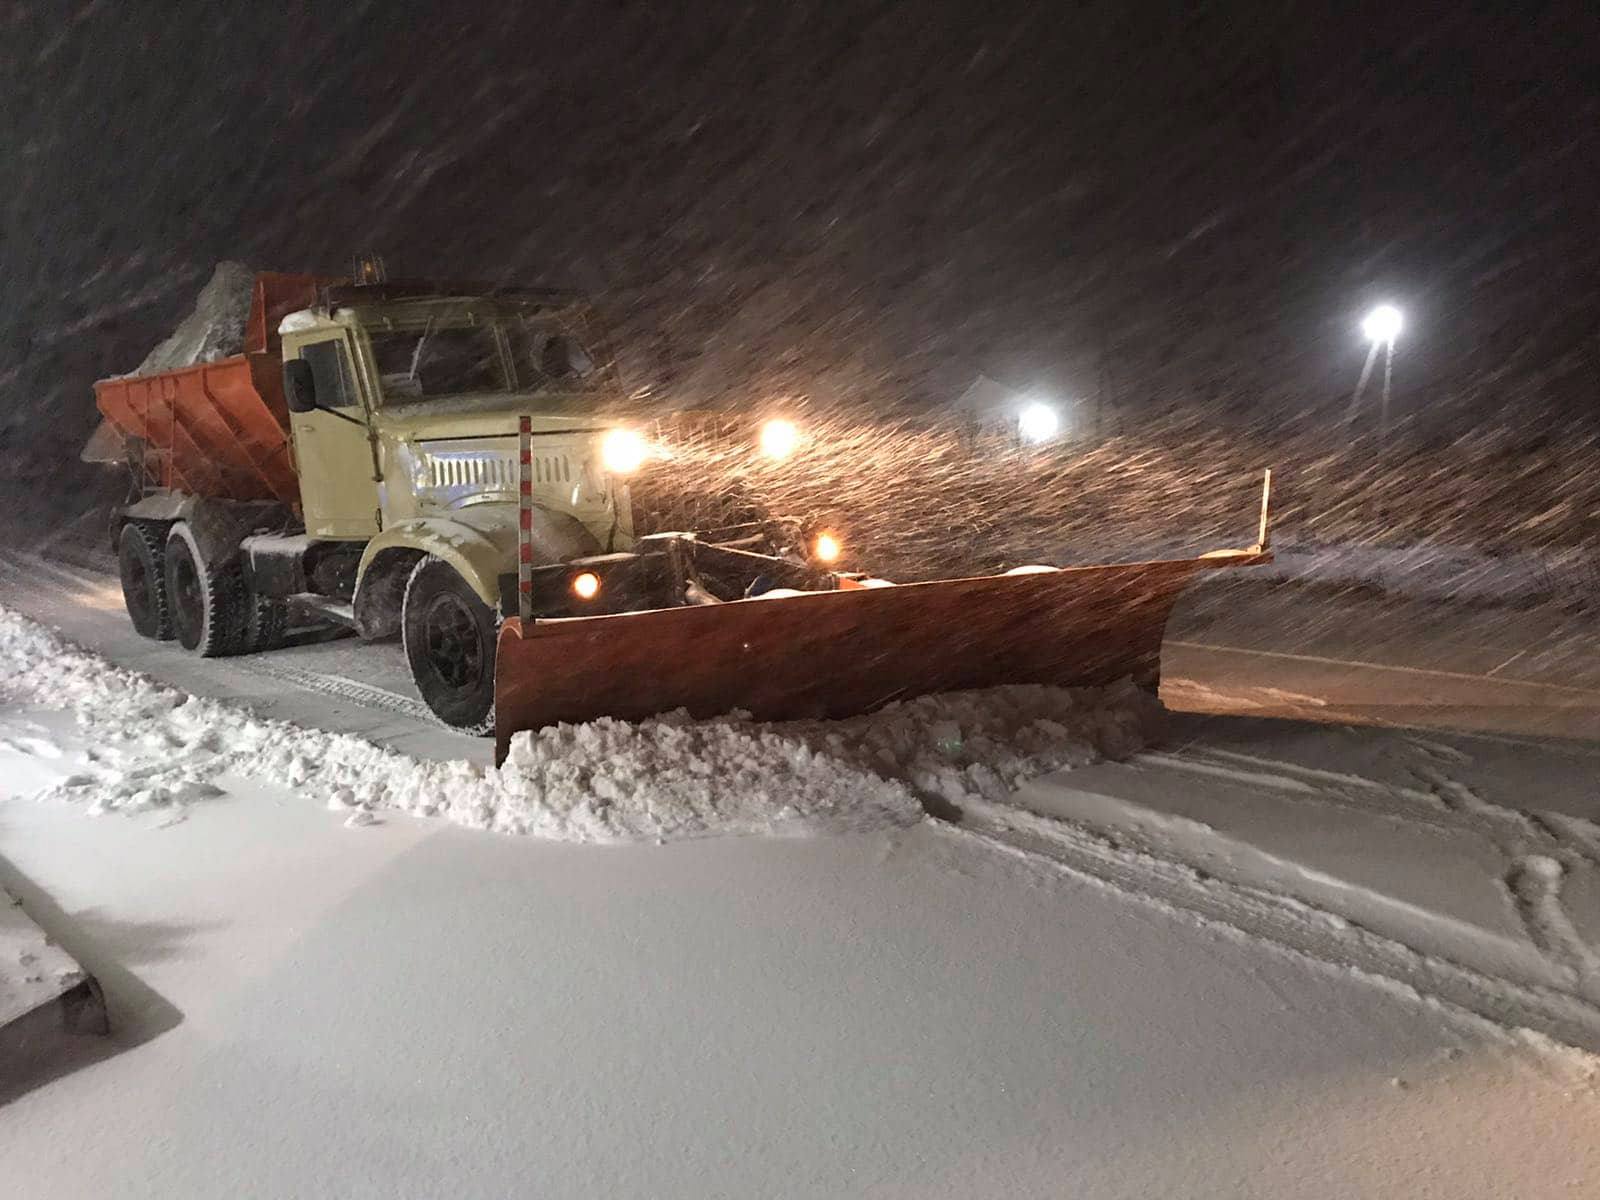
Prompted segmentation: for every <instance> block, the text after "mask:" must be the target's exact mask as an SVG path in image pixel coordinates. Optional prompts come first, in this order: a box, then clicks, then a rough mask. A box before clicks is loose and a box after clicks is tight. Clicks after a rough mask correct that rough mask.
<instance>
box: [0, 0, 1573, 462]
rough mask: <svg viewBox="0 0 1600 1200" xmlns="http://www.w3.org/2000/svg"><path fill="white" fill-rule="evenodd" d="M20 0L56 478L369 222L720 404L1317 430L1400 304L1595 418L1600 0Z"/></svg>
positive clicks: (20, 382)
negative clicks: (253, 303) (1098, 414)
mask: <svg viewBox="0 0 1600 1200" xmlns="http://www.w3.org/2000/svg"><path fill="white" fill-rule="evenodd" d="M1507 7H1508V8H1509V7H1510V6H1507ZM0 11H3V12H4V14H5V16H4V25H3V28H0V67H3V79H4V81H5V82H4V84H3V85H0V86H3V87H4V89H5V93H6V94H5V95H4V97H3V102H0V146H3V149H4V160H3V161H4V163H5V170H6V174H7V178H6V181H5V182H6V186H5V188H4V190H3V193H0V204H3V206H4V209H3V211H4V224H3V231H4V241H3V244H0V287H3V289H4V303H3V307H0V453H3V454H5V455H6V457H7V460H8V462H9V463H10V467H9V470H10V472H11V475H12V478H13V480H14V481H15V480H21V481H22V482H23V483H24V484H28V482H29V480H35V481H38V482H39V483H40V485H41V486H43V485H44V484H43V481H44V480H46V479H47V478H50V477H51V473H52V472H54V471H57V470H59V469H60V463H61V462H62V461H63V460H64V459H67V458H70V457H71V456H72V455H74V454H75V453H76V450H77V447H78V445H79V444H80V443H81V441H82V440H83V438H84V437H85V436H86V435H87V433H88V432H89V430H90V429H91V428H92V426H93V424H94V414H93V407H92V405H93V401H92V395H91V391H90V384H91V382H92V381H93V380H94V379H95V378H97V377H99V376H103V375H105V374H108V373H112V372H116V371H125V370H128V369H131V367H132V366H133V365H134V364H136V363H137V362H138V361H139V360H140V358H141V357H143V355H144V353H145V352H146V351H147V350H148V349H149V347H150V346H151V345H152V344H153V343H154V342H155V341H157V340H159V338H160V337H162V336H163V335H164V334H165V333H166V332H167V331H168V330H169V329H170V328H171V326H172V325H173V324H174V323H175V322H176V321H177V319H178V318H179V317H180V316H181V315H182V314H183V312H184V311H185V310H186V309H187V307H188V305H189V304H190V302H191V301H192V299H193V295H194V293H195V291H196V290H197V289H198V288H199V286H200V285H201V284H202V283H203V282H204V280H205V278H206V277H207V276H208V275H209V273H210V271H211V269H212V268H213V266H214V265H215V263H216V262H217V261H218V260H219V259H223V258H234V259H242V260H244V261H246V262H248V263H250V264H252V265H254V266H257V267H263V268H274V269H283V270H298V269H310V270H317V271H330V270H332V271H340V270H344V269H346V268H347V266H348V264H349V262H350V257H351V255H352V253H354V252H356V251H360V250H364V249H367V248H374V249H377V250H379V251H381V252H382V253H383V254H384V255H385V257H386V258H387V260H388V264H389V267H390V269H391V272H393V273H395V274H403V275H428V274H437V275H446V276H452V277H457V278H460V277H468V278H472V277H489V278H502V279H510V280H516V281H521V282H541V281H542V282H554V283H568V284H574V285H577V286H581V287H584V288H587V289H592V290H595V291H598V292H601V293H603V294H605V296H606V297H607V298H608V299H609V301H610V303H611V307H612V310H613V312H614V313H615V315H616V317H617V319H618V322H619V325H620V326H621V328H622V329H623V331H624V333H625V334H626V335H627V337H628V341H629V345H630V347H631V350H630V361H631V363H632V364H633V365H632V370H633V371H634V373H635V375H636V376H639V377H641V378H640V380H639V381H641V382H649V381H651V380H652V379H653V380H654V381H655V382H658V383H663V382H664V383H665V384H667V385H668V386H669V387H670V389H671V391H672V392H673V393H674V394H675V395H676V396H677V397H681V398H683V399H686V400H688V401H690V402H694V403H727V402H730V401H738V400H741V399H749V398H763V397H770V396H772V395H777V394H782V395H794V394H798V395H804V396H809V397H811V398H812V400H813V401H815V402H818V403H836V402H844V401H860V402H863V403H866V404H869V405H872V406H874V407H878V408H887V407H890V406H894V405H902V404H903V405H912V406H928V405H931V404H936V403H941V402H943V401H945V400H948V399H949V398H950V397H952V396H954V395H955V394H956V393H959V392H960V391H961V390H962V389H963V388H964V387H965V386H966V385H967V383H968V382H970V381H971V379H972V377H973V375H974V373H975V372H977V371H980V370H981V371H985V372H987V373H989V374H990V375H993V376H995V377H997V378H999V379H1001V380H1004V381H1006V382H1007V383H1010V384H1014V385H1016V386H1019V387H1033V386H1040V387H1046V388H1049V389H1052V390H1055V391H1058V392H1060V393H1062V394H1070V395H1088V394H1090V393H1093V394H1094V395H1095V397H1096V398H1097V400H1099V401H1101V402H1103V403H1105V404H1106V405H1107V406H1108V407H1109V408H1110V409H1111V410H1112V411H1113V412H1115V413H1116V414H1117V418H1118V421H1119V424H1120V426H1121V428H1123V430H1124V431H1127V430H1129V429H1133V430H1137V428H1138V426H1139V423H1140V422H1141V421H1145V420H1151V421H1153V420H1155V419H1156V418H1157V415H1158V414H1162V413H1170V412H1173V411H1177V412H1181V413H1184V414H1187V415H1196V414H1199V415H1201V416H1202V417H1203V418H1204V419H1207V420H1215V421H1216V422H1219V423H1241V422H1242V423H1254V424H1256V425H1257V426H1258V427H1270V426H1277V425H1290V424H1295V423H1299V424H1301V425H1313V426H1314V425H1315V424H1316V423H1317V422H1320V421H1323V420H1324V419H1325V416H1326V414H1328V413H1331V412H1337V411H1340V410H1342V407H1343V405H1344V403H1345V402H1346V399H1347V398H1348V395H1349V391H1350V389H1351V387H1352V386H1353V384H1354V382H1355V378H1356V375H1357V373H1358V371H1359V369H1360V365H1361V360H1362V356H1363V352H1364V347H1363V346H1362V344H1361V343H1360V339H1359V336H1358V334H1357V331H1356V325H1357V322H1358V320H1359V317H1360V315H1361V313H1362V311H1363V310H1364V309H1365V308H1366V307H1367V306H1368V305H1369V304H1371V303H1372V302H1374V301H1375V300H1378V299H1388V298H1392V299H1394V300H1395V301H1396V302H1398V303H1399V304H1401V305H1402V306H1403V307H1404V308H1405V309H1406V311H1407V314H1408V317H1409V321H1410V324H1409V327H1408V329H1407V331H1406V334H1405V336H1404V337H1403V339H1402V341H1401V344H1400V347H1399V354H1398V358H1397V376H1396V387H1397V402H1398V405H1399V407H1400V409H1401V411H1402V412H1404V413H1410V414H1414V415H1419V420H1418V422H1417V423H1418V424H1419V425H1422V426H1425V427H1426V428H1428V429H1430V430H1432V431H1434V432H1435V434H1436V435H1437V434H1438V432H1439V431H1441V430H1442V431H1444V433H1445V435H1446V436H1448V434H1449V431H1451V430H1453V429H1456V428H1466V427H1468V426H1474V425H1479V424H1481V423H1483V422H1490V421H1510V422H1513V423H1517V424H1520V425H1522V426H1524V427H1525V428H1529V429H1534V430H1539V431H1544V432H1550V431H1554V430H1557V429H1559V428H1560V427H1561V425H1562V424H1563V423H1564V422H1567V421H1578V420H1583V419H1591V418H1592V417H1593V415H1594V411H1595V408H1596V403H1595V399H1596V389H1597V381H1600V336H1597V329H1600V323H1597V315H1600V302H1597V295H1600V288H1597V285H1600V247H1597V239H1596V234H1597V222H1596V213H1597V211H1600V210H1597V202H1600V172H1597V170H1596V165H1597V159H1596V149H1597V144H1600V132H1597V131H1600V50H1597V47H1600V18H1597V16H1596V15H1595V12H1594V6H1592V5H1591V6H1579V5H1573V6H1571V7H1550V8H1541V7H1538V6H1527V7H1526V9H1524V10H1522V11H1519V12H1515V13H1510V14H1507V13H1502V12H1500V11H1499V10H1498V8H1485V9H1483V10H1481V11H1478V10H1474V9H1473V8H1471V7H1470V6H1462V5H1438V6H1435V5H1415V6H1408V5H1398V6H1396V5H1378V6H1370V7H1369V6H1361V5H1347V4H1337V5H1308V4H1278V5H1269V6H1252V5H1220V4H1198V5H1173V6H1165V5H1144V4H1136V3H1135V4H1129V3H1126V2H1125V0H1117V2H1114V3H1106V4H1090V5H1084V6H1081V7H1074V6H1070V5H1056V4H1038V5H1021V6H1015V7H1009V8H1008V7H1006V6H1004V5H980V4H972V3H955V4H948V3H879V4H871V3H837V2H836V3H786V4H745V5H718V4H711V5H706V6H700V5H694V6H689V5H673V4H648V5H614V4H592V3H586V4H559V5H544V4H509V3H507V4H495V5H473V4H470V3H468V4H463V3H410V4H408V3H393V2H390V3H347V4H337V5H331V4H330V5H324V4H317V5H310V4H303V3H297V2H294V0H291V2H290V3H288V4H286V5H285V4H280V5H262V4H254V3H251V4H241V3H217V4H194V5H190V4H172V3H156V2H151V0H145V2H137V3H111V2H96V3H75V4H32V3H21V4H10V5H7V6H6V7H5V8H4V9H3V10H0ZM1530 414H1537V415H1536V416H1534V415H1530Z"/></svg>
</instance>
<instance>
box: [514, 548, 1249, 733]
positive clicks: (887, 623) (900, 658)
mask: <svg viewBox="0 0 1600 1200" xmlns="http://www.w3.org/2000/svg"><path fill="white" fill-rule="evenodd" d="M1271 558H1272V555H1271V554H1270V553H1269V552H1266V551H1264V550H1260V549H1255V548H1252V549H1250V550H1237V551H1222V552H1218V553H1214V554H1210V555H1206V556H1204V557H1201V558H1192V559H1177V560H1168V561H1157V562H1141V563H1124V564H1117V565H1112V566H1089V567H1066V568H1061V569H1050V568H1043V569H1040V570H1038V571H1036V572H1029V573H1025V574H1024V573H1019V574H1008V575H994V576H986V577H981V578H973V579H947V580H939V581H935V582H931V583H911V584H903V585H899V586H887V587H868V588H859V587H857V588H847V589H845V590H839V591H827V592H807V593H804V594H800V595H786V596H782V597H779V598H773V599H762V598H757V599H752V600H734V601H730V602H728V603H725V604H710V605H701V606H693V607H686V608H665V609H653V610H649V611H645V612H632V613H618V614H614V615H608V616H593V617H577V618H570V619H565V620H553V621H534V622H531V623H526V624H525V623H524V622H522V621H519V620H517V619H515V618H512V619H510V620H507V621H506V622H505V624H504V625H503V626H502V627H501V630H500V641H499V646H498V652H497V657H496V665H495V727H496V744H495V762H496V763H500V762H503V761H504V760H505V757H506V754H507V752H508V750H509V748H510V744H511V738H512V737H513V736H514V735H515V734H516V733H518V732H520V731H522V730H527V729H539V728H542V727H543V726H546V725H555V724H558V723H562V722H568V723H578V722H582V721H591V720H594V719H595V718H597V717H603V716H611V717H618V718H622V719H625V720H641V719H643V718H645V717H649V716H653V715H655V714H657V713H662V712H670V711H672V710H673V709H677V708H684V709H687V710H688V711H689V713H690V714H691V715H693V716H695V717H710V716H716V715H718V714H720V713H726V712H730V711H732V710H734V709H742V710H744V711H746V712H748V713H750V714H752V715H753V716H754V717H756V718H757V719H759V720H792V719H797V718H805V717H828V718H835V717H847V716H853V715H855V714H857V713H863V712H870V711H871V710H873V709H875V708H878V707H881V706H882V705H884V704H888V703H889V702H891V701H894V700H901V699H906V698H908V697H911V696H920V695H924V694H927V693H930V692H946V691H959V690H963V689H968V688H982V687H993V686H996V685H999V684H1008V683H1038V684H1051V685H1055V686H1063V687H1082V686H1089V685H1097V684H1107V683H1114V682H1115V681H1117V680H1119V679H1123V678H1127V677H1132V678H1133V679H1134V680H1135V682H1137V683H1140V684H1142V685H1144V686H1148V687H1151V688H1154V687H1155V686H1156V685H1157V684H1158V683H1159V682H1160V671H1161V639H1162V635H1163V633H1164V632H1165V629H1166V624H1167V618H1168V616H1169V615H1170V614H1171V612H1172V608H1173V605H1174V604H1175V603H1176V602H1177V599H1178V595H1179V593H1181V592H1182V591H1183V588H1184V586H1185V585H1186V584H1187V583H1188V582H1189V581H1190V580H1191V579H1192V578H1193V577H1194V576H1195V575H1196V574H1197V573H1198V572H1200V571H1203V570H1206V569H1209V568H1215V567H1231V566H1245V565H1249V564H1253V563H1261V562H1268V561H1270V560H1271Z"/></svg>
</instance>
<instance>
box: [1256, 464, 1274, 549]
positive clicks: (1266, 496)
mask: <svg viewBox="0 0 1600 1200" xmlns="http://www.w3.org/2000/svg"><path fill="white" fill-rule="evenodd" d="M1271 521H1272V468H1271V467H1268V468H1267V469H1266V471H1265V472H1263V473H1262V476H1261V524H1260V526H1259V527H1257V530H1256V549H1257V550H1266V549H1267V548H1268V547H1269V546H1271V545H1272V543H1271V541H1270V540H1269V539H1270V538H1271V537H1272V526H1271Z"/></svg>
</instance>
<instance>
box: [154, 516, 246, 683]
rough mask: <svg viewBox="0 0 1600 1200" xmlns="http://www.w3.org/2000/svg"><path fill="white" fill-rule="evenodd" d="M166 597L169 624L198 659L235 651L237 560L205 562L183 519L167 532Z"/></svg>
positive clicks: (241, 625)
mask: <svg viewBox="0 0 1600 1200" xmlns="http://www.w3.org/2000/svg"><path fill="white" fill-rule="evenodd" d="M166 581H167V602H168V605H169V607H170V608H171V610H172V629H173V633H175V634H176V635H177V638H178V643H179V645H181V646H182V647H183V648H184V649H185V650H193V651H194V652H195V653H197V654H199V655H200V657H201V658H220V657H221V656H223V655H225V654H236V653H238V651H239V649H240V648H241V644H242V642H243V639H244V636H245V614H244V611H243V603H244V581H243V579H242V578H241V575H240V572H239V567H238V565H237V564H229V565H226V566H218V565H217V564H215V563H208V562H206V560H205V557H204V556H203V555H202V554H201V553H200V546H199V543H197V542H196V541H195V538H194V534H193V532H191V531H190V529H189V526H188V524H187V523H185V522H183V521H179V522H178V523H177V524H176V525H174V526H173V527H172V532H171V533H169V534H168V535H167V552H166Z"/></svg>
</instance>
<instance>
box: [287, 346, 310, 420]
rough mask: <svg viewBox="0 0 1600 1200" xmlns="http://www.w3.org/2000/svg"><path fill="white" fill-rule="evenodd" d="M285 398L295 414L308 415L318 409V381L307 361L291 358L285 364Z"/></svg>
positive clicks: (290, 409)
mask: <svg viewBox="0 0 1600 1200" xmlns="http://www.w3.org/2000/svg"><path fill="white" fill-rule="evenodd" d="M283 398H284V400H285V401H287V402H288V405H289V411H290V412H293V413H308V412H312V411H313V410H315V408H316V407H317V381H316V378H315V377H314V376H313V375H312V374H311V364H310V363H308V362H307V361H306V360H305V359H303V358H291V359H290V360H289V361H288V362H286V363H284V364H283Z"/></svg>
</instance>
